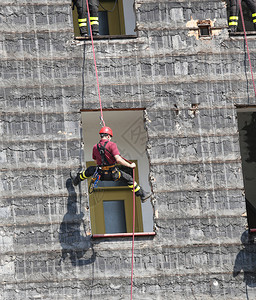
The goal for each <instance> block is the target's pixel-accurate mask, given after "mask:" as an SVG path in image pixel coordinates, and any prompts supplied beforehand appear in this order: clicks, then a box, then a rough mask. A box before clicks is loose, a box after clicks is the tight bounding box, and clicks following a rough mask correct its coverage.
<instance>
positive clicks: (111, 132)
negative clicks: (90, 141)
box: [99, 126, 113, 136]
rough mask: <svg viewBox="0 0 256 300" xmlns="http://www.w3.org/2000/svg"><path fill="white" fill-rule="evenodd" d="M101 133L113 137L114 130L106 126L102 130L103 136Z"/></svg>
mask: <svg viewBox="0 0 256 300" xmlns="http://www.w3.org/2000/svg"><path fill="white" fill-rule="evenodd" d="M101 133H107V134H109V135H110V136H113V131H112V129H111V128H110V127H107V126H104V127H102V128H101V130H100V132H99V134H101Z"/></svg>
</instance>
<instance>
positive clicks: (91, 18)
mask: <svg viewBox="0 0 256 300" xmlns="http://www.w3.org/2000/svg"><path fill="white" fill-rule="evenodd" d="M90 20H91V21H99V17H90Z"/></svg>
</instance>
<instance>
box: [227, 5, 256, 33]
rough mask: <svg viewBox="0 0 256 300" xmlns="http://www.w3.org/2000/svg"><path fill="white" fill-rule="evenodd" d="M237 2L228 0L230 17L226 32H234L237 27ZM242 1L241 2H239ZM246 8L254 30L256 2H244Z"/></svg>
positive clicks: (255, 27) (255, 28)
mask: <svg viewBox="0 0 256 300" xmlns="http://www.w3.org/2000/svg"><path fill="white" fill-rule="evenodd" d="M238 1H239V0H230V16H229V20H228V27H229V29H228V31H229V32H236V31H237V26H238V13H239V2H238ZM241 1H242V0H241ZM245 3H246V5H247V7H248V8H249V9H250V11H251V13H252V22H253V26H254V30H256V0H245Z"/></svg>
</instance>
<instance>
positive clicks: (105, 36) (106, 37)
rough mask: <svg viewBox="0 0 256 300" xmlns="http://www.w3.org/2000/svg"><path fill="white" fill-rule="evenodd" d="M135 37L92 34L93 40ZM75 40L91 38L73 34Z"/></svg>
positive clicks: (132, 36) (130, 37)
mask: <svg viewBox="0 0 256 300" xmlns="http://www.w3.org/2000/svg"><path fill="white" fill-rule="evenodd" d="M135 38H137V35H96V36H93V40H114V39H118V40H120V39H123V40H124V39H135ZM75 40H79V41H81V40H82V41H84V40H85V41H86V40H91V37H90V36H86V37H83V36H75Z"/></svg>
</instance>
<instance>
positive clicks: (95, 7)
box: [89, 0, 99, 35]
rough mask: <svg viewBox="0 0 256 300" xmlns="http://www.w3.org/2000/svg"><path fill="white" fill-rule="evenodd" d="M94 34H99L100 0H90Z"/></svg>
mask: <svg viewBox="0 0 256 300" xmlns="http://www.w3.org/2000/svg"><path fill="white" fill-rule="evenodd" d="M89 10H90V22H91V26H92V34H93V35H99V0H89Z"/></svg>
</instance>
